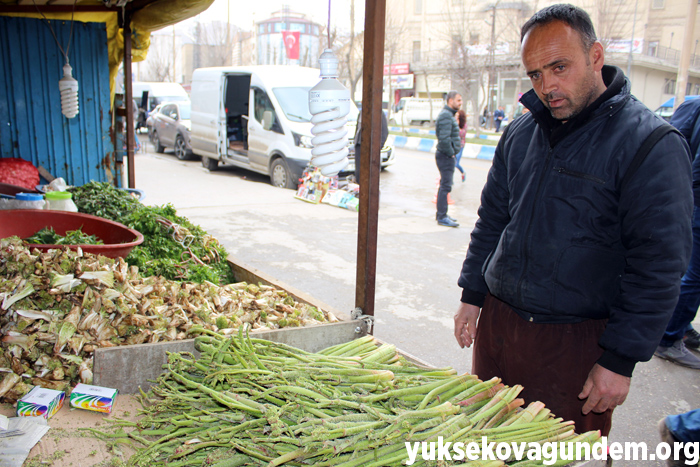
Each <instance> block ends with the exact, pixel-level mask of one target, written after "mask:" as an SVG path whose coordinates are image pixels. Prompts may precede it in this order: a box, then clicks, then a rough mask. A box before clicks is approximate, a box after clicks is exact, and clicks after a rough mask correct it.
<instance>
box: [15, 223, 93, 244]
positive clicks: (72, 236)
mask: <svg viewBox="0 0 700 467" xmlns="http://www.w3.org/2000/svg"><path fill="white" fill-rule="evenodd" d="M24 241H25V242H27V243H31V244H37V245H103V244H104V242H103V241H102V240H100V239H99V238H98V237H97V236H95V235H88V234H86V233H84V232H83V231H82V229H77V230H67V231H66V235H59V234H57V233H56V232H55V231H54V230H53V227H44V228H43V229H41V230H40V231H38V232H37V233H35V234H34V235H32V236H31V237H28V238H25V239H24Z"/></svg>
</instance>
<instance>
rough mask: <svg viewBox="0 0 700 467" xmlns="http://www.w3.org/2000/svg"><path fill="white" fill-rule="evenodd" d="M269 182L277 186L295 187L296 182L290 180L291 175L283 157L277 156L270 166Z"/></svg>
mask: <svg viewBox="0 0 700 467" xmlns="http://www.w3.org/2000/svg"><path fill="white" fill-rule="evenodd" d="M270 183H271V184H272V186H276V187H278V188H289V189H292V190H293V189H294V188H296V183H294V181H293V180H292V175H291V174H290V173H289V169H288V168H287V164H286V163H285V162H284V159H282V158H281V157H278V158H277V159H275V160H274V161H273V162H272V165H271V166H270Z"/></svg>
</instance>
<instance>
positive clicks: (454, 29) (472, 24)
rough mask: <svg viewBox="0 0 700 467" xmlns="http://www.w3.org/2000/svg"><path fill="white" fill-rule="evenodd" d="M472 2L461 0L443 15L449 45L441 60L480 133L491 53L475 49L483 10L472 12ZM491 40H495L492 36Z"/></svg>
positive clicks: (473, 5)
mask: <svg viewBox="0 0 700 467" xmlns="http://www.w3.org/2000/svg"><path fill="white" fill-rule="evenodd" d="M473 7H475V4H473V3H471V2H469V4H467V2H461V3H460V4H459V5H455V6H452V7H451V10H450V12H449V14H445V15H444V16H445V24H446V25H447V26H448V27H447V30H446V31H445V32H446V34H447V35H448V37H446V38H445V39H447V41H448V43H449V48H447V49H446V50H445V51H444V52H443V54H442V60H441V61H442V63H443V65H444V68H445V69H446V71H447V76H449V77H450V80H451V87H453V88H455V89H457V90H459V91H460V92H461V93H462V95H463V99H464V100H465V101H469V102H471V107H472V109H473V114H472V127H473V128H474V129H475V130H476V133H477V136H478V135H479V133H480V126H479V116H480V112H479V109H481V108H483V107H485V106H486V103H487V99H488V97H489V96H488V92H487V90H486V89H485V88H486V85H485V83H484V79H483V77H484V76H488V74H489V73H491V63H490V55H489V54H487V53H485V49H484V48H483V47H482V48H478V47H476V46H478V45H479V44H478V38H479V33H480V32H481V30H482V29H483V21H484V15H483V12H473V11H472V8H473ZM491 42H494V40H493V39H492V40H491Z"/></svg>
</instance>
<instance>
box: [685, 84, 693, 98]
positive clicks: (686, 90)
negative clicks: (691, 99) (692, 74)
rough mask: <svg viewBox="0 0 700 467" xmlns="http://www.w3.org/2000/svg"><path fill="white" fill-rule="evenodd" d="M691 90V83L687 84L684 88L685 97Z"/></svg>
mask: <svg viewBox="0 0 700 467" xmlns="http://www.w3.org/2000/svg"><path fill="white" fill-rule="evenodd" d="M692 90H693V83H688V84H687V85H686V87H685V95H686V96H689V95H690V91H692Z"/></svg>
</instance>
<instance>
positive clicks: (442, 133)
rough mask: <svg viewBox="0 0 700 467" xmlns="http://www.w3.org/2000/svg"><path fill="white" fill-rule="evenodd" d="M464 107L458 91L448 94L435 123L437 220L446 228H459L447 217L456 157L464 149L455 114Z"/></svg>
mask: <svg viewBox="0 0 700 467" xmlns="http://www.w3.org/2000/svg"><path fill="white" fill-rule="evenodd" d="M461 107H462V96H461V95H460V94H459V93H458V92H457V91H450V92H448V93H447V105H445V107H444V108H443V109H442V110H441V111H440V113H439V114H438V117H437V120H436V121H435V136H437V148H436V149H435V163H436V164H437V167H438V170H439V171H440V188H439V189H438V194H437V202H436V204H437V214H436V215H435V219H437V223H438V224H439V225H444V226H445V227H459V224H458V223H457V219H454V218H452V217H450V216H448V215H447V195H448V193H449V192H450V191H452V179H453V178H454V174H455V155H456V154H457V153H458V152H459V150H460V149H461V148H462V142H461V140H460V139H459V125H457V119H455V114H456V113H457V111H458V110H459V109H460V108H461Z"/></svg>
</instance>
